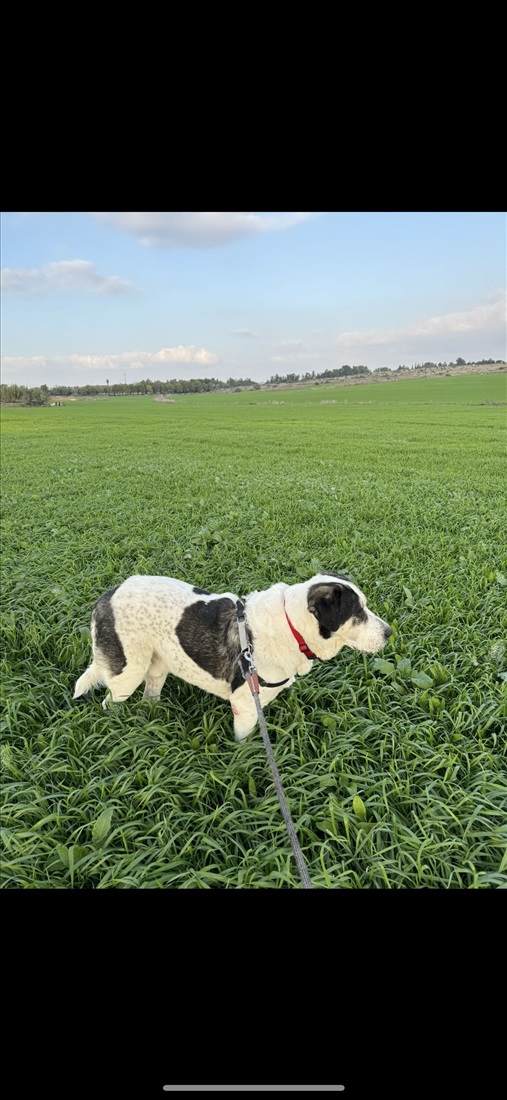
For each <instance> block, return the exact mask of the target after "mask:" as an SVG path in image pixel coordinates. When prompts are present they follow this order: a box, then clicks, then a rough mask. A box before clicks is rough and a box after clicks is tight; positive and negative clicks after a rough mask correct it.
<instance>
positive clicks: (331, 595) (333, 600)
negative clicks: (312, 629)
mask: <svg viewBox="0 0 507 1100" xmlns="http://www.w3.org/2000/svg"><path fill="white" fill-rule="evenodd" d="M308 610H309V611H310V612H311V614H312V615H315V618H316V619H317V622H318V624H319V633H320V634H321V635H322V637H323V638H330V637H331V634H334V632H335V631H336V630H339V629H340V627H341V626H343V624H344V623H346V622H347V621H348V619H352V618H361V615H362V614H363V609H362V607H361V602H360V599H359V596H358V595H357V592H354V590H353V589H352V588H349V587H348V585H341V584H332V583H331V584H324V583H322V584H313V585H312V587H311V588H310V589H309V590H308Z"/></svg>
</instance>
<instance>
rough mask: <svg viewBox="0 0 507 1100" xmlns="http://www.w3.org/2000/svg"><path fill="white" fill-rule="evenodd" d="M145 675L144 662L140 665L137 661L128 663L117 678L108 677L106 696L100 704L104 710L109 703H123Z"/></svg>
mask: <svg viewBox="0 0 507 1100" xmlns="http://www.w3.org/2000/svg"><path fill="white" fill-rule="evenodd" d="M146 674H147V668H146V665H145V664H144V662H143V664H141V663H140V662H139V661H129V663H128V664H127V667H126V668H124V669H123V672H120V674H119V676H112V675H109V676H108V678H107V681H106V686H107V687H108V689H109V690H108V694H107V695H106V697H105V699H104V700H103V702H102V706H103V707H104V710H105V709H106V707H107V706H108V705H109V703H124V702H125V699H128V698H129V696H130V695H132V692H133V691H135V690H136V688H138V687H139V684H140V683H142V681H143V680H144V678H145V676H146Z"/></svg>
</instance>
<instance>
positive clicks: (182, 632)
mask: <svg viewBox="0 0 507 1100" xmlns="http://www.w3.org/2000/svg"><path fill="white" fill-rule="evenodd" d="M176 634H177V636H178V640H179V642H180V645H181V646H182V648H183V649H184V650H185V653H187V654H188V656H189V657H190V658H191V659H192V661H195V664H196V665H199V668H203V669H204V670H205V672H209V673H210V675H211V676H214V677H215V679H216V680H226V681H227V683H230V684H232V683H234V684H236V683H237V679H238V657H239V654H240V651H241V647H240V642H239V631H238V618H237V614H236V604H235V603H234V601H233V600H231V599H229V597H228V596H219V597H218V598H217V599H216V600H208V601H207V602H205V601H204V600H198V601H197V603H193V604H191V605H190V607H187V608H185V610H184V612H183V614H182V616H181V619H180V621H179V623H178V626H177V627H176ZM247 635H248V637H249V641H250V643H251V640H252V639H251V634H250V631H249V630H248V627H247ZM240 675H241V674H240ZM241 680H243V677H241ZM237 686H239V684H238V685H237Z"/></svg>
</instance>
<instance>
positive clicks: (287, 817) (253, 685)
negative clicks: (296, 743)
mask: <svg viewBox="0 0 507 1100" xmlns="http://www.w3.org/2000/svg"><path fill="white" fill-rule="evenodd" d="M236 611H237V616H238V629H239V640H240V645H241V655H240V658H239V667H240V669H241V672H242V674H243V677H244V679H245V680H246V682H247V684H248V686H249V688H250V691H251V692H252V695H253V698H254V702H255V706H256V708H257V717H258V719H259V726H260V729H261V733H262V740H263V741H264V748H265V749H266V753H267V756H268V760H269V766H270V768H271V771H272V773H273V779H274V782H275V788H276V793H277V795H278V801H279V803H280V809H281V811H282V815H283V819H284V821H285V824H286V826H287V832H288V834H289V839H290V842H291V844H292V851H293V852H294V858H295V860H296V863H297V867H298V871H299V877H300V879H301V881H302V883H303V886H304V888H305V890H313V889H314V885H313V882H312V880H311V878H310V876H309V874H308V869H307V866H306V863H305V858H304V855H303V853H302V851H301V847H300V844H299V840H298V838H297V833H296V830H295V828H294V822H293V820H292V817H291V814H290V810H289V807H288V805H287V802H286V800H285V795H284V792H283V787H282V781H281V779H280V775H279V772H278V768H277V766H276V760H275V757H274V755H273V748H272V745H271V741H270V740H269V734H268V731H267V728H266V721H265V718H264V711H263V709H262V705H261V701H260V698H259V679H258V676H257V672H256V669H255V665H254V661H253V656H252V651H251V648H250V643H249V641H248V636H247V632H246V623H245V608H244V605H243V604H242V603H241V601H240V600H238V602H237V604H236ZM242 657H243V658H244V659H245V661H246V662H247V664H248V669H249V671H248V672H246V671H245V669H244V667H243V663H242V660H241V658H242Z"/></svg>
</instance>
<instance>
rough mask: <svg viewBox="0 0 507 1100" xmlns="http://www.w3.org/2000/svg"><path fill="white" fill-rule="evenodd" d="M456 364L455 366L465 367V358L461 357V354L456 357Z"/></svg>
mask: <svg viewBox="0 0 507 1100" xmlns="http://www.w3.org/2000/svg"><path fill="white" fill-rule="evenodd" d="M456 366H457V367H466V363H465V360H464V359H462V358H461V356H458V358H457V359H456Z"/></svg>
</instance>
